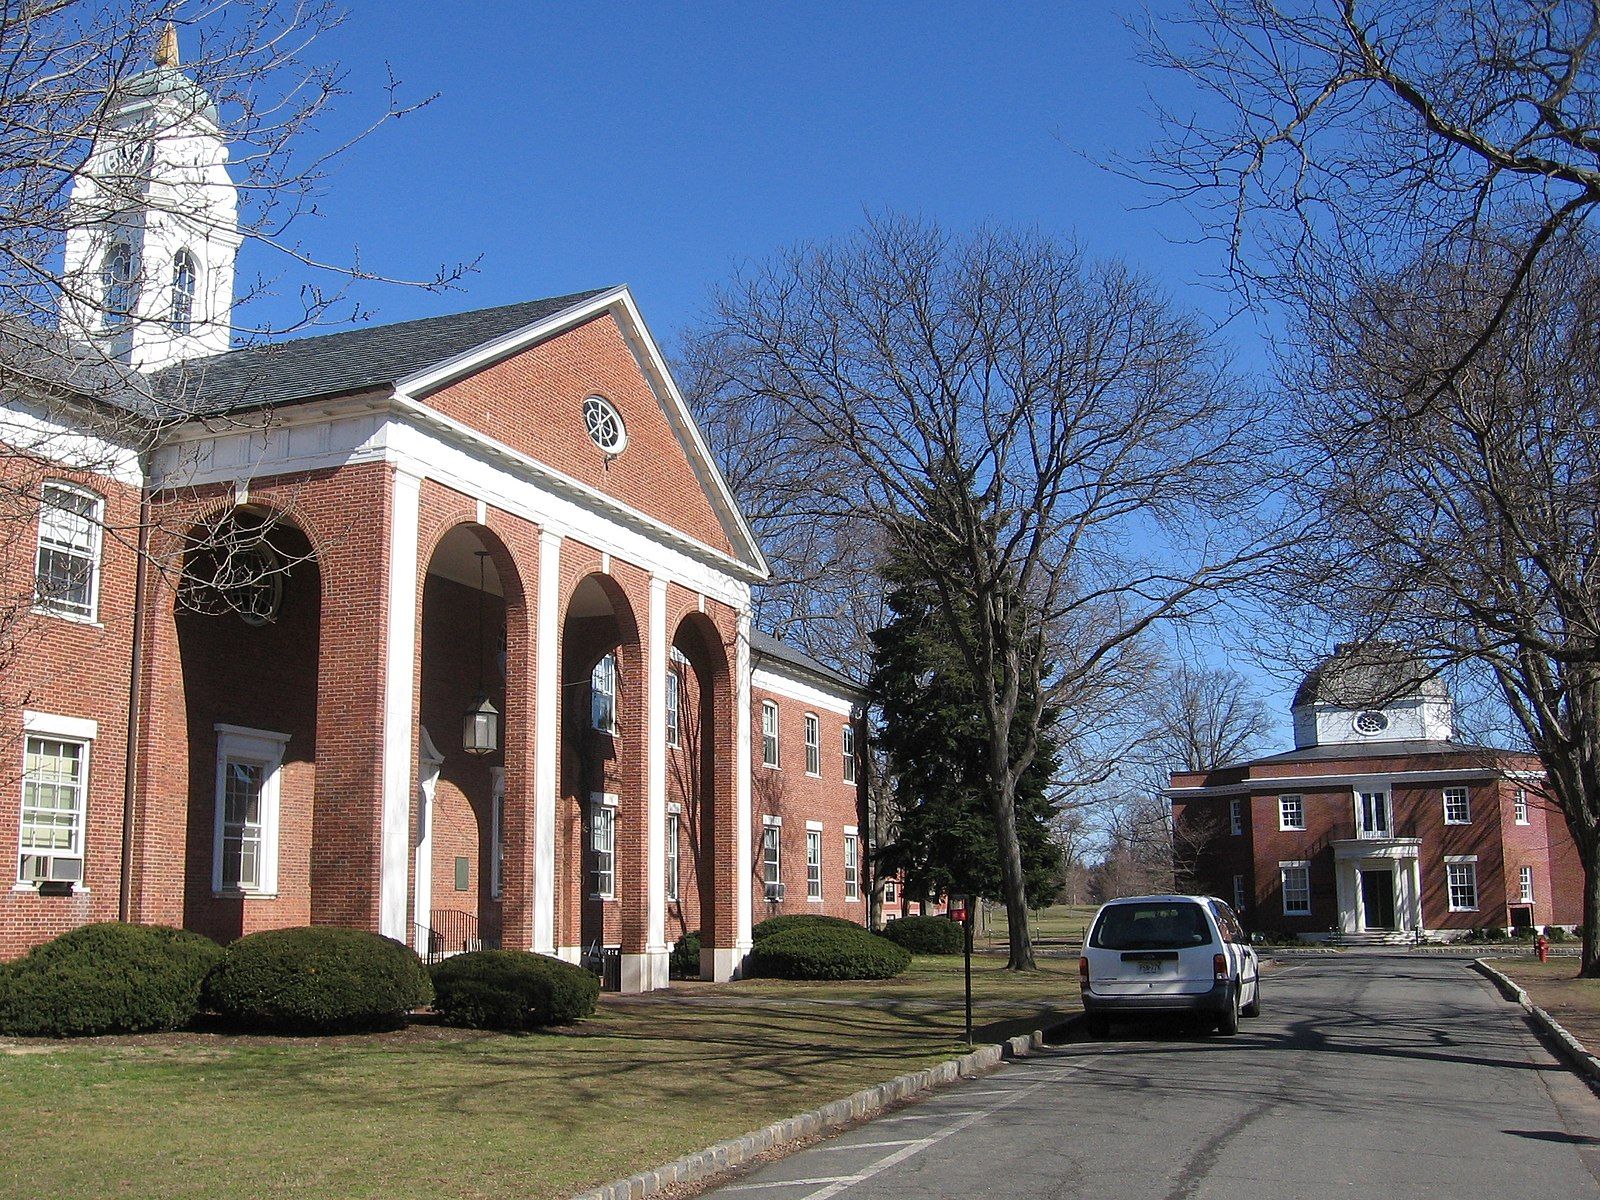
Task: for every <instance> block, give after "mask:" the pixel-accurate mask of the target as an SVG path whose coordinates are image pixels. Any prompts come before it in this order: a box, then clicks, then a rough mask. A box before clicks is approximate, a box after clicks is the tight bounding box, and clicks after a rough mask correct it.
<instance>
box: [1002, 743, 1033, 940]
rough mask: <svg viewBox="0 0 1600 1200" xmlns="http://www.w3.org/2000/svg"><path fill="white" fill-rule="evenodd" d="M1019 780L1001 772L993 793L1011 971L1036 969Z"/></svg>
mask: <svg viewBox="0 0 1600 1200" xmlns="http://www.w3.org/2000/svg"><path fill="white" fill-rule="evenodd" d="M1016 790H1017V789H1016V782H1015V780H1014V778H1013V777H1012V776H1011V775H1009V774H997V775H996V777H995V787H994V792H993V795H992V797H991V798H992V801H993V804H994V823H995V828H996V829H997V830H998V831H999V835H1000V847H999V849H1000V879H1001V883H1002V885H1003V887H1004V889H1005V900H1006V931H1007V937H1008V940H1009V942H1010V954H1009V955H1008V957H1007V958H1006V969H1007V970H1008V971H1033V970H1036V969H1037V968H1038V964H1037V963H1035V962H1034V960H1033V933H1032V931H1031V930H1030V929H1029V928H1028V895H1027V889H1026V886H1025V884H1024V879H1023V874H1022V846H1021V845H1020V844H1019V843H1018V841H1017V805H1016Z"/></svg>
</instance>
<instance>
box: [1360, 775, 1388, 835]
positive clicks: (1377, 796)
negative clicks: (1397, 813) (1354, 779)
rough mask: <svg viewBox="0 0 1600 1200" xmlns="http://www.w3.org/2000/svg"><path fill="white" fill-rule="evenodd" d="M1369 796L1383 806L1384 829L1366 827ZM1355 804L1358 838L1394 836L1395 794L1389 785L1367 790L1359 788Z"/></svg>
mask: <svg viewBox="0 0 1600 1200" xmlns="http://www.w3.org/2000/svg"><path fill="white" fill-rule="evenodd" d="M1368 797H1371V798H1372V799H1373V800H1375V801H1377V802H1378V803H1379V804H1381V805H1382V806H1383V807H1382V812H1383V819H1384V828H1382V829H1368V828H1367V827H1366V803H1367V798H1368ZM1355 805H1356V807H1355V819H1356V837H1357V838H1362V839H1366V840H1369V841H1383V840H1384V839H1386V838H1392V837H1393V836H1394V796H1393V795H1392V794H1391V793H1390V791H1389V789H1388V788H1387V787H1376V788H1370V789H1368V790H1367V791H1359V790H1358V791H1357V792H1356V793H1355Z"/></svg>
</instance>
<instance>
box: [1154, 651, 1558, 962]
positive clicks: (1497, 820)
mask: <svg viewBox="0 0 1600 1200" xmlns="http://www.w3.org/2000/svg"><path fill="white" fill-rule="evenodd" d="M1293 713H1294V730H1295V748H1294V749H1293V750H1291V751H1287V752H1285V753H1282V754H1274V755H1271V756H1269V757H1266V758H1259V759H1255V760H1253V761H1251V762H1246V763H1239V764H1235V765H1231V766H1224V767H1220V768H1217V769H1216V770H1212V771H1201V772H1179V773H1177V774H1174V775H1173V777H1172V787H1171V789H1170V791H1169V796H1170V798H1171V801H1172V813H1173V832H1174V845H1175V850H1176V853H1177V856H1178V859H1179V865H1180V867H1181V868H1185V869H1188V870H1190V871H1191V872H1192V874H1193V875H1194V876H1195V877H1196V879H1197V881H1198V886H1200V887H1202V888H1204V889H1205V890H1208V891H1210V892H1213V893H1214V894H1216V895H1218V896H1222V897H1224V898H1225V899H1228V900H1230V901H1232V902H1233V903H1234V905H1235V906H1236V908H1237V909H1238V910H1239V912H1240V913H1241V914H1242V916H1243V918H1244V920H1245V922H1246V924H1247V925H1248V926H1249V927H1250V928H1252V929H1257V930H1275V931H1282V932H1286V933H1293V934H1299V935H1302V936H1305V937H1310V938H1320V937H1326V936H1328V935H1329V934H1331V933H1334V932H1338V933H1339V934H1340V935H1341V936H1355V937H1371V938H1375V939H1383V940H1388V939H1397V938H1402V937H1403V938H1414V937H1418V936H1421V937H1428V938H1450V937H1459V936H1460V935H1461V934H1463V933H1465V932H1466V931H1467V930H1469V929H1482V928H1487V927H1495V928H1499V929H1507V928H1512V927H1527V926H1534V925H1536V926H1544V925H1566V926H1571V925H1575V924H1577V923H1579V922H1581V921H1582V919H1583V917H1582V911H1583V900H1582V897H1583V873H1582V867H1581V864H1580V863H1579V861H1578V855H1577V850H1576V848H1575V846H1574V845H1573V842H1572V838H1571V835H1570V834H1569V833H1568V831H1567V827H1566V823H1565V821H1564V819H1563V818H1562V816H1561V814H1560V813H1559V811H1557V810H1556V808H1555V807H1554V806H1553V805H1552V804H1550V803H1549V802H1548V801H1547V800H1546V799H1545V797H1544V793H1543V783H1544V771H1543V770H1542V768H1541V767H1540V765H1539V762H1538V759H1537V758H1535V757H1534V756H1532V755H1528V754H1517V753H1511V752H1508V751H1503V750H1494V749H1489V748H1486V747H1481V746H1471V745H1465V744H1463V743H1460V742H1457V741H1454V740H1452V734H1453V718H1452V707H1451V699H1450V695H1449V693H1448V691H1447V690H1446V688H1445V686H1444V684H1443V683H1442V682H1441V681H1440V680H1439V679H1438V678H1437V677H1435V676H1432V675H1430V674H1429V673H1428V672H1427V671H1426V669H1425V668H1424V667H1423V666H1422V665H1421V664H1420V663H1418V662H1416V661H1415V660H1412V659H1409V658H1407V657H1406V656H1404V655H1401V654H1398V653H1397V652H1396V651H1395V648H1394V647H1392V646H1368V647H1365V648H1362V647H1357V646H1353V645H1345V646H1340V647H1338V648H1336V650H1335V651H1334V653H1333V655H1332V656H1330V657H1329V658H1328V659H1326V660H1325V661H1324V662H1323V663H1322V664H1321V665H1320V666H1318V667H1317V668H1316V669H1315V670H1313V671H1312V672H1311V673H1310V674H1309V675H1308V676H1307V677H1306V679H1305V681H1304V683H1303V684H1302V685H1301V687H1300V689H1299V691H1298V692H1297V693H1296V695H1295V698H1294V709H1293Z"/></svg>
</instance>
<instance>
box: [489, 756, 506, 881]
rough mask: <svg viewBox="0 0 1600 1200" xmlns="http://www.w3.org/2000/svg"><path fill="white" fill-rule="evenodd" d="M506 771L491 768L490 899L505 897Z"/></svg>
mask: <svg viewBox="0 0 1600 1200" xmlns="http://www.w3.org/2000/svg"><path fill="white" fill-rule="evenodd" d="M505 816H506V769H505V768H504V767H490V768H489V898H490V899H492V900H499V899H501V898H502V897H503V896H504V895H505V890H506V881H505V870H504V863H503V861H502V860H503V859H504V858H505V853H506V831H505Z"/></svg>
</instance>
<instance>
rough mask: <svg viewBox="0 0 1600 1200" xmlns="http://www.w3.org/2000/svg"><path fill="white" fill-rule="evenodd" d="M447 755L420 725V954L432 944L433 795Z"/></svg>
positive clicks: (416, 916)
mask: <svg viewBox="0 0 1600 1200" xmlns="http://www.w3.org/2000/svg"><path fill="white" fill-rule="evenodd" d="M443 766H444V754H443V753H442V752H441V751H440V750H439V747H437V746H436V745H434V743H433V735H432V734H431V733H429V732H428V727H427V726H426V725H419V726H418V728H417V848H416V854H415V862H414V864H413V866H412V873H413V876H414V880H413V883H412V888H411V895H412V900H411V905H412V907H411V924H412V935H413V937H414V938H415V939H416V945H415V946H414V947H412V948H413V949H414V950H416V952H417V953H418V954H423V953H425V952H426V951H427V950H428V949H429V947H428V946H427V945H425V944H424V938H425V935H424V933H423V930H425V929H426V930H430V931H431V929H432V924H431V922H432V920H433V797H434V793H435V792H436V791H437V790H438V787H439V772H440V769H441V768H442V767H443Z"/></svg>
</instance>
